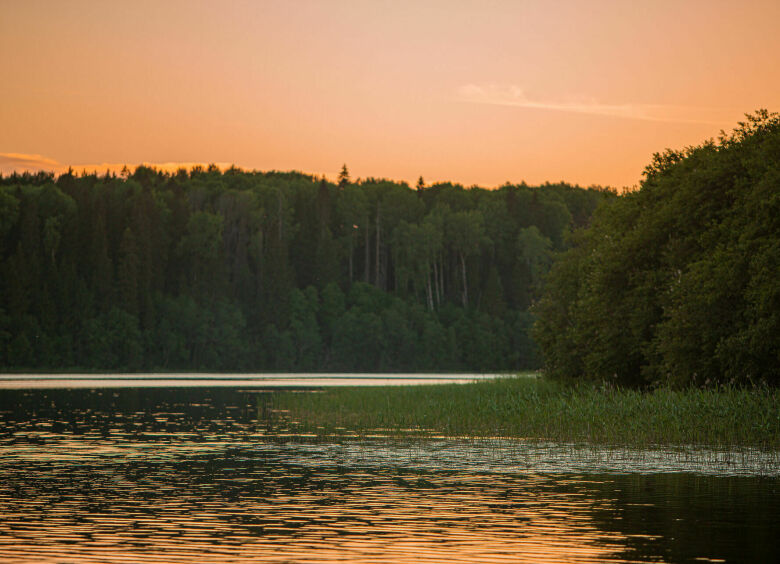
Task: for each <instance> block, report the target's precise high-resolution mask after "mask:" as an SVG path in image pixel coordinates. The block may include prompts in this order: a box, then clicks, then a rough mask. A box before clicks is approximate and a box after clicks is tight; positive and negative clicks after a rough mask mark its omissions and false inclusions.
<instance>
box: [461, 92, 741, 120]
mask: <svg viewBox="0 0 780 564" xmlns="http://www.w3.org/2000/svg"><path fill="white" fill-rule="evenodd" d="M457 95H458V99H459V100H461V101H463V102H471V103H475V104H490V105H495V106H515V107H518V108H531V109H539V110H552V111H560V112H571V113H577V114H588V115H596V116H606V117H617V118H625V119H636V120H644V121H661V122H669V123H699V124H710V125H726V124H730V123H731V122H732V121H733V112H731V111H730V110H726V109H714V108H694V107H686V106H668V105H660V104H601V103H599V102H597V101H594V100H572V101H563V102H561V101H544V100H532V99H530V98H528V96H526V94H525V92H524V90H523V88H521V87H520V86H516V85H498V84H465V85H463V86H461V87H460V88H458V92H457ZM727 116H728V117H727Z"/></svg>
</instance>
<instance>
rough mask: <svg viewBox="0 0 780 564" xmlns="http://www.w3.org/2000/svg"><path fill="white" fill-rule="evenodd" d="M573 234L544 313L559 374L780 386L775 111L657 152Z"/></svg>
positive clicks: (542, 335) (544, 336)
mask: <svg viewBox="0 0 780 564" xmlns="http://www.w3.org/2000/svg"><path fill="white" fill-rule="evenodd" d="M570 243H571V245H570V247H569V248H568V249H567V250H566V251H565V252H563V253H562V254H561V255H560V256H559V257H558V259H557V260H556V262H555V264H554V265H553V267H552V269H551V270H550V272H549V275H548V277H547V279H546V283H545V290H544V294H543V296H542V297H541V299H540V300H539V302H538V303H537V304H536V306H535V308H534V312H535V313H536V315H537V317H538V321H537V323H536V326H535V328H534V333H533V335H534V338H535V341H536V342H537V343H538V344H539V346H540V348H541V350H542V352H543V354H544V359H545V369H546V371H547V373H548V374H549V375H551V376H554V377H558V378H562V379H570V380H583V379H584V380H592V381H596V382H611V383H614V384H617V385H621V386H632V387H640V388H646V387H654V386H672V387H685V386H690V385H695V386H707V385H720V384H725V385H738V386H741V385H750V384H760V383H767V384H772V385H778V384H780V116H779V115H778V114H776V113H769V112H767V111H766V110H759V111H758V112H756V113H754V114H749V115H748V116H747V120H746V121H744V122H741V123H740V124H739V127H738V128H737V129H735V130H734V131H733V132H732V133H730V134H726V133H723V132H722V133H721V135H720V138H719V139H718V140H717V141H715V140H712V141H708V142H705V143H703V144H701V145H699V146H695V147H689V148H687V149H684V150H681V151H674V150H667V151H665V152H663V153H658V154H656V155H655V156H654V158H653V161H652V162H651V163H650V165H649V166H648V167H647V168H646V170H645V178H644V180H643V182H642V184H641V186H640V189H639V190H637V191H635V192H631V193H628V194H625V195H623V196H621V197H619V198H612V199H610V200H609V201H607V202H604V205H603V206H601V207H600V208H599V209H598V210H597V211H596V213H595V214H594V217H593V221H592V223H591V225H590V226H589V227H588V228H587V229H583V230H580V231H578V232H576V233H574V234H573V236H572V237H571V239H570ZM767 424H769V423H767Z"/></svg>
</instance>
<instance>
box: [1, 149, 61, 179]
mask: <svg viewBox="0 0 780 564" xmlns="http://www.w3.org/2000/svg"><path fill="white" fill-rule="evenodd" d="M39 170H44V171H47V172H62V171H64V170H67V167H63V165H62V164H60V163H58V162H57V161H55V160H54V159H49V158H46V157H44V156H42V155H25V154H24V153H0V173H2V174H11V173H12V172H24V171H29V172H38V171H39Z"/></svg>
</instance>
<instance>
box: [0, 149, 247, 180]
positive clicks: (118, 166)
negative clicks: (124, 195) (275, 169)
mask: <svg viewBox="0 0 780 564" xmlns="http://www.w3.org/2000/svg"><path fill="white" fill-rule="evenodd" d="M209 164H212V163H205V162H179V161H170V162H164V163H150V162H143V163H100V164H74V165H67V164H62V163H60V162H59V161H56V160H54V159H50V158H48V157H44V156H42V155H27V154H24V153H0V174H3V175H10V174H12V173H14V172H18V173H22V172H38V171H40V170H42V171H46V172H53V173H55V174H62V173H64V172H67V170H68V168H73V170H74V171H75V172H76V173H81V172H82V171H86V172H88V173H91V172H98V173H104V172H106V171H110V172H117V173H118V172H121V170H122V169H123V168H124V167H125V166H127V168H129V169H130V170H135V168H136V167H137V166H140V165H143V166H149V167H154V168H156V169H158V170H163V171H165V172H176V171H177V170H178V169H180V168H185V169H187V170H189V169H191V168H192V167H194V166H202V167H204V168H205V167H207V166H208V165H209ZM213 164H216V165H217V166H218V167H219V168H220V169H222V170H225V169H227V168H230V166H232V165H231V163H213Z"/></svg>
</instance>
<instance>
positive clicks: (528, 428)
mask: <svg viewBox="0 0 780 564" xmlns="http://www.w3.org/2000/svg"><path fill="white" fill-rule="evenodd" d="M779 396H780V394H778V391H777V390H775V389H771V388H751V389H744V388H735V387H720V388H717V389H698V388H692V389H688V390H670V389H658V390H654V391H650V392H640V391H636V390H627V389H620V388H599V387H594V386H567V385H564V384H561V383H558V382H554V381H549V380H546V379H544V378H501V379H497V380H489V381H481V382H474V383H471V384H448V385H432V386H408V387H374V388H369V387H362V388H361V387H347V388H328V389H325V390H323V391H319V392H317V393H290V392H283V393H280V394H274V395H273V400H272V401H273V404H274V405H273V407H274V411H275V412H282V413H284V414H285V419H286V420H287V422H288V424H289V425H290V426H291V428H292V429H293V430H296V431H300V432H307V433H315V434H320V435H324V434H328V435H334V434H335V435H340V434H341V435H350V436H355V435H357V436H370V435H372V434H377V433H380V434H385V435H407V436H410V435H417V436H445V437H517V438H528V439H540V440H552V441H561V442H589V443H594V444H612V445H626V446H651V445H702V446H712V447H758V448H761V449H769V450H777V449H780V407H779V406H778V399H780V397H779Z"/></svg>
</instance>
